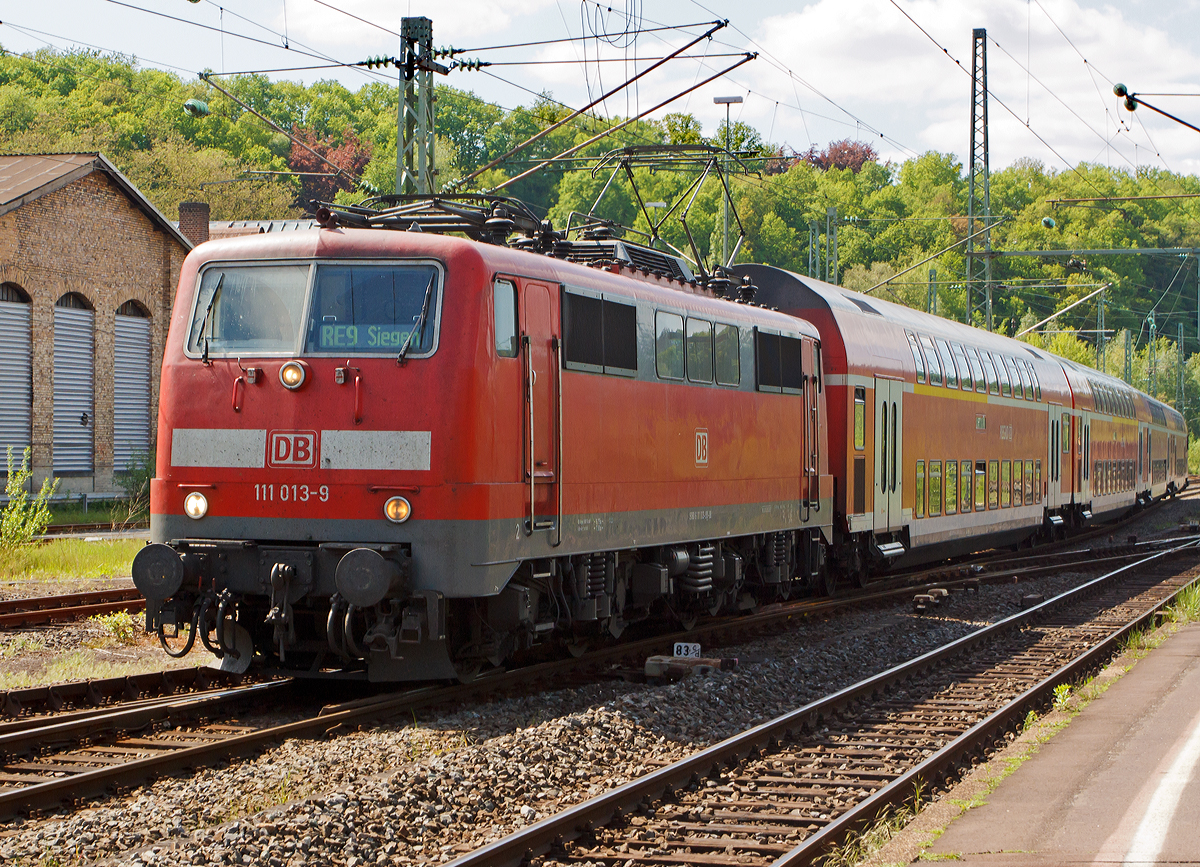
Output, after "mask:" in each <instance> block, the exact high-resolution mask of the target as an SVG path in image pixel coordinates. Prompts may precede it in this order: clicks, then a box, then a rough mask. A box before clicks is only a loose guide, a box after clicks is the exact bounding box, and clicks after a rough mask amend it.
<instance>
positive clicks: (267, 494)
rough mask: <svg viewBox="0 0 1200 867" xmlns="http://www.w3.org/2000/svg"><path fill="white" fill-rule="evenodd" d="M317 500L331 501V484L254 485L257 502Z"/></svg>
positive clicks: (322, 501)
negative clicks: (314, 485)
mask: <svg viewBox="0 0 1200 867" xmlns="http://www.w3.org/2000/svg"><path fill="white" fill-rule="evenodd" d="M309 500H317V501H318V502H321V503H327V502H329V485H321V486H320V487H319V488H318V487H309V486H308V485H275V484H264V485H257V484H256V485H255V486H254V501H255V502H257V503H274V502H280V503H307V502H308V501H309Z"/></svg>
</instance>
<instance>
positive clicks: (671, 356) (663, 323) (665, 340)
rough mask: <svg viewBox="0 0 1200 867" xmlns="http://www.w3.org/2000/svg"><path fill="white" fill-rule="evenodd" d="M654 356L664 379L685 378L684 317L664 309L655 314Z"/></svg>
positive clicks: (660, 374)
mask: <svg viewBox="0 0 1200 867" xmlns="http://www.w3.org/2000/svg"><path fill="white" fill-rule="evenodd" d="M654 334H655V338H654V358H655V366H656V368H657V370H658V375H659V376H660V377H661V378H663V379H683V317H682V316H679V315H678V314H676V313H665V312H663V311H662V310H659V311H657V312H656V313H655V314H654Z"/></svg>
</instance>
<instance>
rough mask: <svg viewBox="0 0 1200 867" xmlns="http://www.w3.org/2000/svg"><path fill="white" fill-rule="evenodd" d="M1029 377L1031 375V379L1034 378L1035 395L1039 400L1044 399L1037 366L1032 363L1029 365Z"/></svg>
mask: <svg viewBox="0 0 1200 867" xmlns="http://www.w3.org/2000/svg"><path fill="white" fill-rule="evenodd" d="M1029 377H1030V379H1032V380H1033V391H1034V395H1035V397H1036V398H1037V399H1038V400H1041V399H1042V384H1041V382H1039V381H1038V377H1037V368H1035V367H1034V366H1033V365H1032V364H1031V365H1029Z"/></svg>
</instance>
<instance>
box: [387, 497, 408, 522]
mask: <svg viewBox="0 0 1200 867" xmlns="http://www.w3.org/2000/svg"><path fill="white" fill-rule="evenodd" d="M383 514H385V515H387V519H388V520H389V521H391V522H392V523H393V524H403V523H404V522H405V521H407V520H408V518H409V516H410V515H412V504H411V503H409V502H408V500H406V499H404V497H392V498H391V499H390V500H388V501H387V502H386V503H384V504H383Z"/></svg>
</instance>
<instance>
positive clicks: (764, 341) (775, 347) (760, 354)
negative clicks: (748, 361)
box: [754, 329, 799, 391]
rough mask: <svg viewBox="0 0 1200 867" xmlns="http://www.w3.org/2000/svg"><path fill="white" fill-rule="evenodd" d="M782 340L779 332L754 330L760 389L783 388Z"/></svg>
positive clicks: (777, 389)
mask: <svg viewBox="0 0 1200 867" xmlns="http://www.w3.org/2000/svg"><path fill="white" fill-rule="evenodd" d="M781 340H782V338H781V337H780V336H779V335H778V334H767V333H766V332H763V331H759V330H757V329H755V331H754V358H755V364H756V366H757V368H758V390H759V391H782V390H783V388H782V386H783V370H782V367H781V358H780V354H781V351H782V347H781V346H780V342H781ZM797 342H799V341H797Z"/></svg>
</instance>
